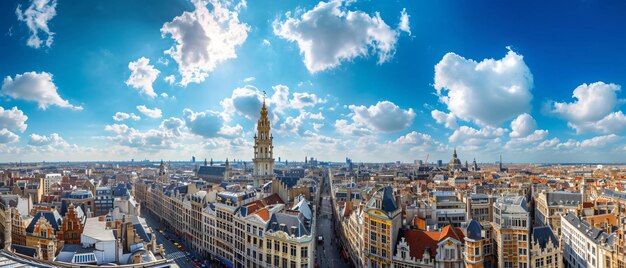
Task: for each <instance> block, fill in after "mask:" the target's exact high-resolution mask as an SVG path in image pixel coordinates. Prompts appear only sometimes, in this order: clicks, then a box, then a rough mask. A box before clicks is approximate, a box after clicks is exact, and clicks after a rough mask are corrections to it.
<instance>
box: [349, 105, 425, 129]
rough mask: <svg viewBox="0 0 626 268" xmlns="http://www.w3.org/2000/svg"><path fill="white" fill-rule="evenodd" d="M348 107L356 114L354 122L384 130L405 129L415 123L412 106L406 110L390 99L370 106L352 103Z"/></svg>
mask: <svg viewBox="0 0 626 268" xmlns="http://www.w3.org/2000/svg"><path fill="white" fill-rule="evenodd" d="M348 108H349V109H350V110H352V113H353V114H354V115H353V116H352V120H353V121H354V123H357V124H359V125H362V126H366V127H368V128H370V129H372V130H377V131H382V132H394V131H399V130H403V129H405V128H407V127H409V126H410V125H411V124H412V123H413V118H414V117H415V112H414V111H413V109H412V108H409V109H408V110H404V109H402V108H400V107H399V106H397V105H395V104H394V103H393V102H390V101H379V102H378V103H376V105H371V106H369V107H365V106H363V105H359V106H356V105H350V106H348Z"/></svg>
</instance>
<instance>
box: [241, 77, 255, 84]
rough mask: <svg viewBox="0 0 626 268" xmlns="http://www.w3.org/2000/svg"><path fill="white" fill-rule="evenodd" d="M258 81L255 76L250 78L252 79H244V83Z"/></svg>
mask: <svg viewBox="0 0 626 268" xmlns="http://www.w3.org/2000/svg"><path fill="white" fill-rule="evenodd" d="M254 80H256V78H255V77H254V76H250V77H246V78H244V79H243V82H244V83H250V82H252V81H254Z"/></svg>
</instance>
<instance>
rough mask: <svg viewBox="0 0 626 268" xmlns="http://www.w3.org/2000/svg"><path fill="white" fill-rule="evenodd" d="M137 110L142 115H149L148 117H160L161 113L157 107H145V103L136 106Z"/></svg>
mask: <svg viewBox="0 0 626 268" xmlns="http://www.w3.org/2000/svg"><path fill="white" fill-rule="evenodd" d="M137 110H139V112H140V113H142V114H143V115H145V116H147V117H150V118H161V116H162V114H163V113H162V112H161V109H159V108H153V109H150V108H148V107H146V106H145V105H139V106H137Z"/></svg>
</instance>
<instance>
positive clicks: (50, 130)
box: [0, 0, 626, 163]
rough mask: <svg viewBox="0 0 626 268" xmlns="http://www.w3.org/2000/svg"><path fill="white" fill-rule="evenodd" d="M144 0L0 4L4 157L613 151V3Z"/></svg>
mask: <svg viewBox="0 0 626 268" xmlns="http://www.w3.org/2000/svg"><path fill="white" fill-rule="evenodd" d="M147 3H148V1H136V2H132V3H126V2H123V1H107V2H100V3H92V2H80V3H69V2H66V1H63V0H57V1H54V0H53V1H49V0H39V1H37V0H36V1H5V2H2V3H0V10H1V11H0V12H2V16H0V31H4V34H2V35H0V43H1V44H2V45H3V47H4V49H2V50H0V55H1V58H3V59H4V61H3V63H4V64H0V75H1V76H2V79H3V82H2V85H1V88H0V96H1V97H0V107H2V108H1V109H0V152H2V154H0V155H1V156H0V162H19V161H24V162H40V161H49V162H55V161H107V160H114V161H116V160H119V161H127V160H130V159H135V161H138V160H140V159H150V160H158V159H164V160H166V161H167V160H181V159H190V158H191V156H195V157H196V159H197V162H201V161H202V159H204V158H213V159H214V160H218V159H219V160H220V161H222V160H224V159H226V158H230V159H233V158H236V159H243V160H245V161H251V159H252V158H253V151H252V149H251V148H252V145H253V143H254V137H253V136H254V132H255V129H256V122H257V120H258V119H259V110H260V108H261V103H262V101H263V100H264V99H265V100H266V101H267V106H268V110H269V112H270V122H271V125H272V134H273V135H274V137H277V139H276V140H275V143H274V146H275V153H274V158H275V159H278V157H281V158H282V159H283V160H289V161H302V160H303V159H304V157H305V156H312V157H315V158H317V159H320V160H323V161H326V160H327V161H336V162H342V161H343V160H344V159H345V157H349V158H351V159H353V160H354V162H355V163H357V162H393V161H403V162H412V161H413V160H425V159H426V157H427V155H428V157H429V162H431V163H432V162H434V161H436V160H437V159H443V160H444V162H445V161H446V159H449V157H450V155H451V152H452V150H453V149H454V148H457V149H458V152H459V158H461V160H463V161H465V160H467V161H469V162H471V160H472V159H474V158H475V159H476V160H477V162H480V163H493V162H495V161H497V160H498V157H499V155H501V154H502V155H504V157H505V158H504V162H505V163H507V162H515V163H550V162H557V163H558V162H561V163H564V162H593V163H622V162H624V160H623V157H624V156H626V139H624V137H623V134H624V130H626V117H625V116H624V114H623V112H622V107H621V106H622V104H623V102H624V101H623V100H624V93H623V92H622V90H621V85H622V84H625V83H626V81H624V77H623V74H625V73H626V64H624V63H626V55H621V54H620V53H615V51H619V48H621V47H623V46H624V44H626V40H625V39H624V38H625V36H626V29H624V27H621V26H622V25H624V22H625V21H624V19H623V18H622V17H621V16H620V14H619V11H620V10H623V7H624V4H623V3H620V2H617V1H616V2H604V3H597V2H577V3H571V2H565V1H557V2H552V3H542V2H539V1H531V2H524V3H509V4H508V5H507V4H502V3H496V2H492V1H481V2H476V3H474V2H472V3H456V2H455V4H454V5H452V4H451V3H452V2H451V1H437V2H419V3H416V2H409V1H399V2H394V3H384V4H381V3H372V2H363V1H330V2H325V1H321V2H319V1H307V2H299V3H292V2H280V3H274V2H271V4H269V3H270V2H269V1H254V2H252V1H250V2H245V1H244V2H236V1H235V2H219V1H209V2H201V1H198V2H189V1H172V2H163V3H159V4H147ZM146 4H147V5H146ZM581 17H582V18H585V19H580V18H581ZM338 36H340V37H341V38H338ZM215 40H217V41H215ZM602 40H603V41H602Z"/></svg>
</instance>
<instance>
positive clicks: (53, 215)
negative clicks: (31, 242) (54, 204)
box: [26, 210, 63, 233]
mask: <svg viewBox="0 0 626 268" xmlns="http://www.w3.org/2000/svg"><path fill="white" fill-rule="evenodd" d="M40 218H44V219H46V220H47V221H48V223H50V225H51V226H52V229H54V232H55V233H56V232H58V231H59V227H60V226H61V222H62V220H63V218H62V217H61V214H59V212H57V211H56V210H53V211H37V214H35V217H33V219H32V220H31V221H30V224H28V227H26V232H27V233H33V231H34V230H35V225H37V222H38V221H39V219H40Z"/></svg>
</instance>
